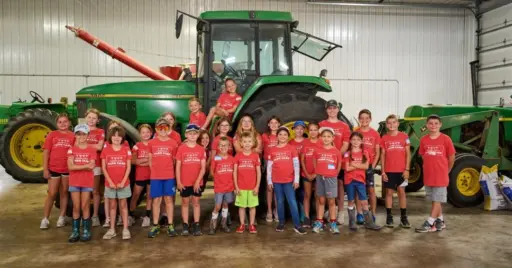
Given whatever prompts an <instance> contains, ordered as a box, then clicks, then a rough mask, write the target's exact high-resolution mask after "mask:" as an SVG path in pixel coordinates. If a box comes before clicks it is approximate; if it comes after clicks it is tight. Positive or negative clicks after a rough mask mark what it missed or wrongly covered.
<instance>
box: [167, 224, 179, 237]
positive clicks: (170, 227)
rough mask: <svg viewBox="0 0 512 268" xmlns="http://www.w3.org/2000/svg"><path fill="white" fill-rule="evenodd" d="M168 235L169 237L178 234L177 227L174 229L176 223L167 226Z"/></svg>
mask: <svg viewBox="0 0 512 268" xmlns="http://www.w3.org/2000/svg"><path fill="white" fill-rule="evenodd" d="M167 236H169V237H175V236H178V233H177V232H176V229H174V224H172V223H171V224H169V225H168V226H167Z"/></svg>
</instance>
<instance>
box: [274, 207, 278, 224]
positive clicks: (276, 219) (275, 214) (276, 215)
mask: <svg viewBox="0 0 512 268" xmlns="http://www.w3.org/2000/svg"><path fill="white" fill-rule="evenodd" d="M274 221H275V222H279V214H277V210H274Z"/></svg>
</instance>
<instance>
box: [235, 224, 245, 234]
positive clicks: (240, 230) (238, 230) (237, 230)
mask: <svg viewBox="0 0 512 268" xmlns="http://www.w3.org/2000/svg"><path fill="white" fill-rule="evenodd" d="M236 232H237V233H239V234H241V233H243V232H245V225H244V224H240V226H238V228H236Z"/></svg>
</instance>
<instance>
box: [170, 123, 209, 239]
mask: <svg viewBox="0 0 512 268" xmlns="http://www.w3.org/2000/svg"><path fill="white" fill-rule="evenodd" d="M199 130H200V127H199V126H198V125H194V124H191V125H188V126H187V128H186V130H185V137H186V138H187V140H186V142H184V143H183V144H181V145H180V147H179V148H178V151H177V152H176V180H177V182H178V190H179V191H180V193H181V216H182V218H183V230H182V232H181V235H183V236H187V235H189V225H188V218H189V217H188V207H189V203H190V196H192V205H193V211H194V224H193V225H192V233H193V234H194V235H196V236H197V235H201V226H200V225H199V217H200V215H201V206H200V203H199V201H200V199H201V185H202V180H203V176H204V173H205V170H206V151H205V150H204V147H203V146H201V145H199V144H197V139H198V138H199Z"/></svg>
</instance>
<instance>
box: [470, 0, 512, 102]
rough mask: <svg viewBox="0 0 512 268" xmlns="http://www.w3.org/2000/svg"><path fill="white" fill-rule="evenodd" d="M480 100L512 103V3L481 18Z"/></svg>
mask: <svg viewBox="0 0 512 268" xmlns="http://www.w3.org/2000/svg"><path fill="white" fill-rule="evenodd" d="M480 23H481V26H480V29H481V33H480V68H479V72H478V79H479V89H478V90H479V94H478V103H479V104H482V105H498V104H500V98H503V100H504V102H505V104H508V105H509V104H510V102H511V97H510V95H511V94H512V4H509V5H506V6H503V7H500V8H498V9H495V10H493V11H490V12H488V13H484V14H483V15H482V18H481V20H480Z"/></svg>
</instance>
